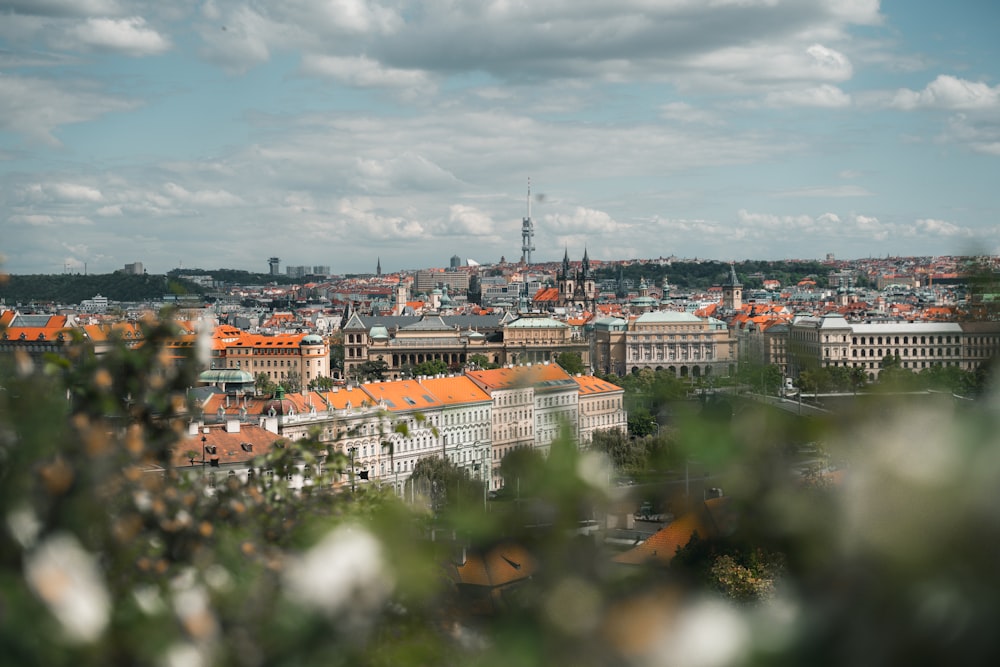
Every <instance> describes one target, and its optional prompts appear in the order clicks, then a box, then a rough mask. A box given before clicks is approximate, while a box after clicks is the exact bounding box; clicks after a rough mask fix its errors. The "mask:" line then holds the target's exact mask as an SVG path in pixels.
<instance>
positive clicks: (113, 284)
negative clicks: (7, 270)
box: [0, 273, 204, 306]
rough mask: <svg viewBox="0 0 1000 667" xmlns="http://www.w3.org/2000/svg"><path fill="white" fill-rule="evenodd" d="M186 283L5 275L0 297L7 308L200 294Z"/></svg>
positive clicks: (112, 276)
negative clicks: (103, 298)
mask: <svg viewBox="0 0 1000 667" xmlns="http://www.w3.org/2000/svg"><path fill="white" fill-rule="evenodd" d="M203 293H204V289H203V288H202V287H200V286H199V285H197V284H195V283H192V282H190V281H188V280H183V279H179V278H172V277H168V276H164V275H151V274H145V275H141V276H136V275H131V274H126V273H96V274H87V275H77V274H54V275H48V274H33V275H7V276H3V277H2V278H0V298H2V299H4V300H5V302H6V303H7V305H8V306H17V305H18V304H21V305H27V304H30V303H61V304H75V303H80V302H81V301H83V300H84V299H90V298H93V297H94V296H96V295H98V294H100V295H101V296H105V297H107V298H108V299H111V300H112V301H147V300H154V299H160V298H162V297H163V295H164V294H178V295H179V294H203Z"/></svg>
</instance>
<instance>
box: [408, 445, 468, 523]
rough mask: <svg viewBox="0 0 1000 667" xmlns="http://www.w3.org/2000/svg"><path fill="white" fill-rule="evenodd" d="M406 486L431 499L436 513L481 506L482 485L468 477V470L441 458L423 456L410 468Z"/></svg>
mask: <svg viewBox="0 0 1000 667" xmlns="http://www.w3.org/2000/svg"><path fill="white" fill-rule="evenodd" d="M408 484H410V485H415V487H416V492H417V493H420V494H422V495H424V496H426V497H427V498H429V499H430V503H431V507H432V508H433V509H434V511H436V512H443V511H447V510H448V509H454V508H456V507H459V508H461V509H463V510H467V509H470V508H478V507H481V506H482V498H483V483H482V481H480V480H477V479H473V478H472V477H470V475H469V472H468V470H467V469H465V468H463V467H459V466H457V465H455V464H454V463H452V462H451V461H449V460H447V459H444V458H442V457H440V456H426V457H424V458H422V459H420V460H419V461H417V463H416V465H414V466H413V472H412V473H410V479H409V481H408Z"/></svg>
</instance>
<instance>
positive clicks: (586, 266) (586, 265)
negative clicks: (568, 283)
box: [583, 246, 590, 280]
mask: <svg viewBox="0 0 1000 667" xmlns="http://www.w3.org/2000/svg"><path fill="white" fill-rule="evenodd" d="M583 279H584V280H589V279H590V257H588V256H587V246H584V247H583Z"/></svg>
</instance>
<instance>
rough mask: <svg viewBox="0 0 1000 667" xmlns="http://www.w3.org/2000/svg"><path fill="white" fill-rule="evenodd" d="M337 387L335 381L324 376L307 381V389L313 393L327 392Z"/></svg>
mask: <svg viewBox="0 0 1000 667" xmlns="http://www.w3.org/2000/svg"><path fill="white" fill-rule="evenodd" d="M335 386H337V381H336V380H334V379H333V378H330V377H326V376H325V375H318V376H316V377H314V378H313V379H312V380H310V381H309V389H311V390H313V391H329V390H330V389H333V388H334V387H335Z"/></svg>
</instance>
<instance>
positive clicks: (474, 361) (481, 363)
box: [468, 353, 500, 370]
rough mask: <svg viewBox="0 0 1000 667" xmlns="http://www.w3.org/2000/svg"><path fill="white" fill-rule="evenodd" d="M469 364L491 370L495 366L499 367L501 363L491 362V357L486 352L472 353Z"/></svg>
mask: <svg viewBox="0 0 1000 667" xmlns="http://www.w3.org/2000/svg"><path fill="white" fill-rule="evenodd" d="M468 365H469V366H471V367H473V368H477V369H480V370H491V369H493V368H499V367H500V366H499V364H494V363H492V362H490V360H489V358H488V357H487V356H486V355H485V354H478V353H477V354H470V355H469V361H468Z"/></svg>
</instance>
